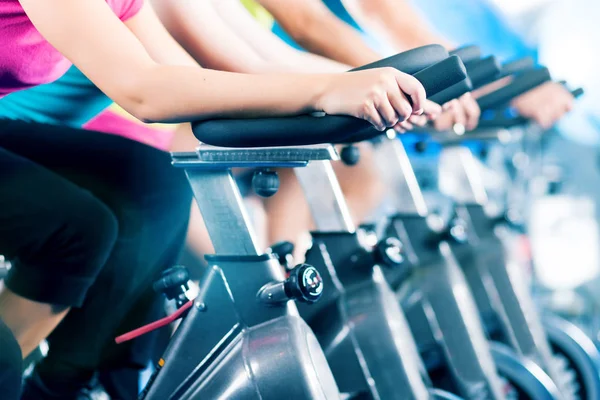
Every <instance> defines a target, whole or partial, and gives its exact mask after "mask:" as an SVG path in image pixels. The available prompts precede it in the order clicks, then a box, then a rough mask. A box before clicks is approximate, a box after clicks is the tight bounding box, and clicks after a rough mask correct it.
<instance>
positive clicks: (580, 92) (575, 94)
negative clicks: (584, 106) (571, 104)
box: [571, 88, 585, 99]
mask: <svg viewBox="0 0 600 400" xmlns="http://www.w3.org/2000/svg"><path fill="white" fill-rule="evenodd" d="M584 93H585V91H584V90H583V88H577V89H574V90H572V91H571V94H572V95H573V97H575V98H576V99H578V98H580V97H581V96H583V94H584Z"/></svg>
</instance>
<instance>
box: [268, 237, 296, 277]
mask: <svg viewBox="0 0 600 400" xmlns="http://www.w3.org/2000/svg"><path fill="white" fill-rule="evenodd" d="M269 250H270V252H271V253H272V254H274V255H275V256H276V257H277V260H278V261H279V264H281V266H282V267H284V268H285V269H286V270H288V271H289V270H291V269H292V268H293V264H292V263H293V262H294V256H293V254H294V244H293V243H292V242H286V241H283V242H277V243H275V244H274V245H272V246H271V247H270V248H269Z"/></svg>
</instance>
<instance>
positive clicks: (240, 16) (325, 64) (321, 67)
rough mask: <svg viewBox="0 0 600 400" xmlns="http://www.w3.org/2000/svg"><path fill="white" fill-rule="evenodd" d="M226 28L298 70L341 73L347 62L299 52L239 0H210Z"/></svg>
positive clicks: (267, 55) (274, 59) (264, 54)
mask: <svg viewBox="0 0 600 400" xmlns="http://www.w3.org/2000/svg"><path fill="white" fill-rule="evenodd" d="M209 1H211V2H212V4H213V6H214V8H215V9H216V11H217V12H218V13H219V15H220V16H221V18H222V19H223V20H224V21H225V22H226V23H227V24H228V26H229V28H230V29H231V30H233V31H235V32H236V34H237V35H238V36H239V37H241V38H243V39H244V40H245V41H246V43H248V45H249V46H251V47H252V48H253V49H254V50H255V51H256V52H257V53H259V54H260V55H261V56H262V57H263V58H264V59H265V60H268V61H269V62H272V63H275V64H277V65H282V66H283V65H287V66H288V68H292V69H294V70H296V71H298V72H342V71H347V70H348V69H350V67H348V66H347V65H344V64H340V63H337V62H335V61H332V60H330V59H327V58H324V57H321V56H318V55H315V54H312V53H307V52H304V51H299V50H296V49H295V48H293V47H292V46H289V45H288V44H287V43H285V42H284V41H283V40H281V39H280V38H278V37H277V36H276V35H275V34H274V33H272V32H271V31H270V30H267V29H265V28H264V27H263V26H261V25H260V24H259V23H258V22H256V20H255V19H254V17H252V16H251V15H250V13H249V12H248V10H246V8H245V7H244V6H243V5H242V4H241V3H240V1H239V0H209Z"/></svg>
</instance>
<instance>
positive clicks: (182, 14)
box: [151, 0, 272, 73]
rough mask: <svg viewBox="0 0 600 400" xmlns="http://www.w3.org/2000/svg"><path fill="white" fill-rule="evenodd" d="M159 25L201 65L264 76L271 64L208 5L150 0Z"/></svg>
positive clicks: (169, 0) (211, 5) (206, 3)
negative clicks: (158, 18)
mask: <svg viewBox="0 0 600 400" xmlns="http://www.w3.org/2000/svg"><path fill="white" fill-rule="evenodd" d="M151 3H153V5H154V8H155V9H156V12H157V14H158V16H159V17H160V20H161V22H162V23H163V24H164V25H165V26H166V27H167V29H168V30H169V32H170V33H171V35H173V36H174V37H175V38H176V39H177V41H178V42H179V43H181V44H182V45H183V46H184V47H185V49H186V50H187V51H188V52H189V53H190V54H191V55H192V56H193V57H194V59H195V60H196V61H197V62H198V63H200V64H201V65H203V66H205V67H207V68H211V69H217V70H222V71H230V72H242V73H263V72H270V71H272V70H271V69H270V68H269V66H270V63H269V62H268V61H267V60H265V59H264V58H263V57H262V56H261V55H260V54H258V53H257V52H256V51H255V50H254V49H253V48H252V46H250V45H249V44H248V43H246V41H245V40H244V39H243V38H242V37H241V36H240V35H238V34H237V32H235V31H234V30H232V29H231V27H230V26H229V24H228V23H227V21H226V20H224V19H223V18H222V17H221V15H220V13H219V11H218V9H215V7H214V6H213V4H212V2H210V1H204V0H203V1H171V0H151Z"/></svg>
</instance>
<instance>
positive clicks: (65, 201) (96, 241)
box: [0, 147, 116, 306]
mask: <svg viewBox="0 0 600 400" xmlns="http://www.w3.org/2000/svg"><path fill="white" fill-rule="evenodd" d="M90 226H95V227H96V229H94V230H93V231H90V230H89V227H90ZM115 236H116V222H114V217H113V216H112V214H111V213H110V211H109V210H108V209H107V208H106V207H105V206H104V205H103V204H102V203H101V202H100V201H99V200H98V199H96V198H95V197H93V196H92V195H91V194H90V192H88V191H86V190H82V189H81V188H79V187H78V186H77V185H74V184H73V183H71V182H70V181H68V180H66V179H64V178H62V177H61V176H59V175H57V174H56V173H54V172H52V171H50V170H48V169H46V168H44V167H43V166H40V165H38V164H36V163H35V162H33V161H31V160H29V159H27V158H24V157H22V156H19V155H17V154H14V153H12V152H10V151H8V150H6V149H4V148H2V147H0V254H3V255H4V256H6V257H8V258H9V259H11V260H12V261H14V267H13V268H12V269H11V270H10V271H9V274H8V276H7V277H6V284H7V286H9V287H10V288H11V289H12V290H13V291H15V292H16V293H18V294H19V295H21V296H24V297H26V298H29V299H30V300H33V301H39V302H47V303H52V304H63V305H69V306H78V305H80V304H81V302H82V301H83V296H84V295H85V292H86V291H87V289H88V288H89V286H90V285H91V284H92V282H93V280H94V279H95V277H96V275H97V273H98V270H99V269H100V268H101V267H102V265H103V264H104V262H105V261H106V259H107V257H108V254H109V252H110V249H111V247H112V244H113V243H114V240H115Z"/></svg>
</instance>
